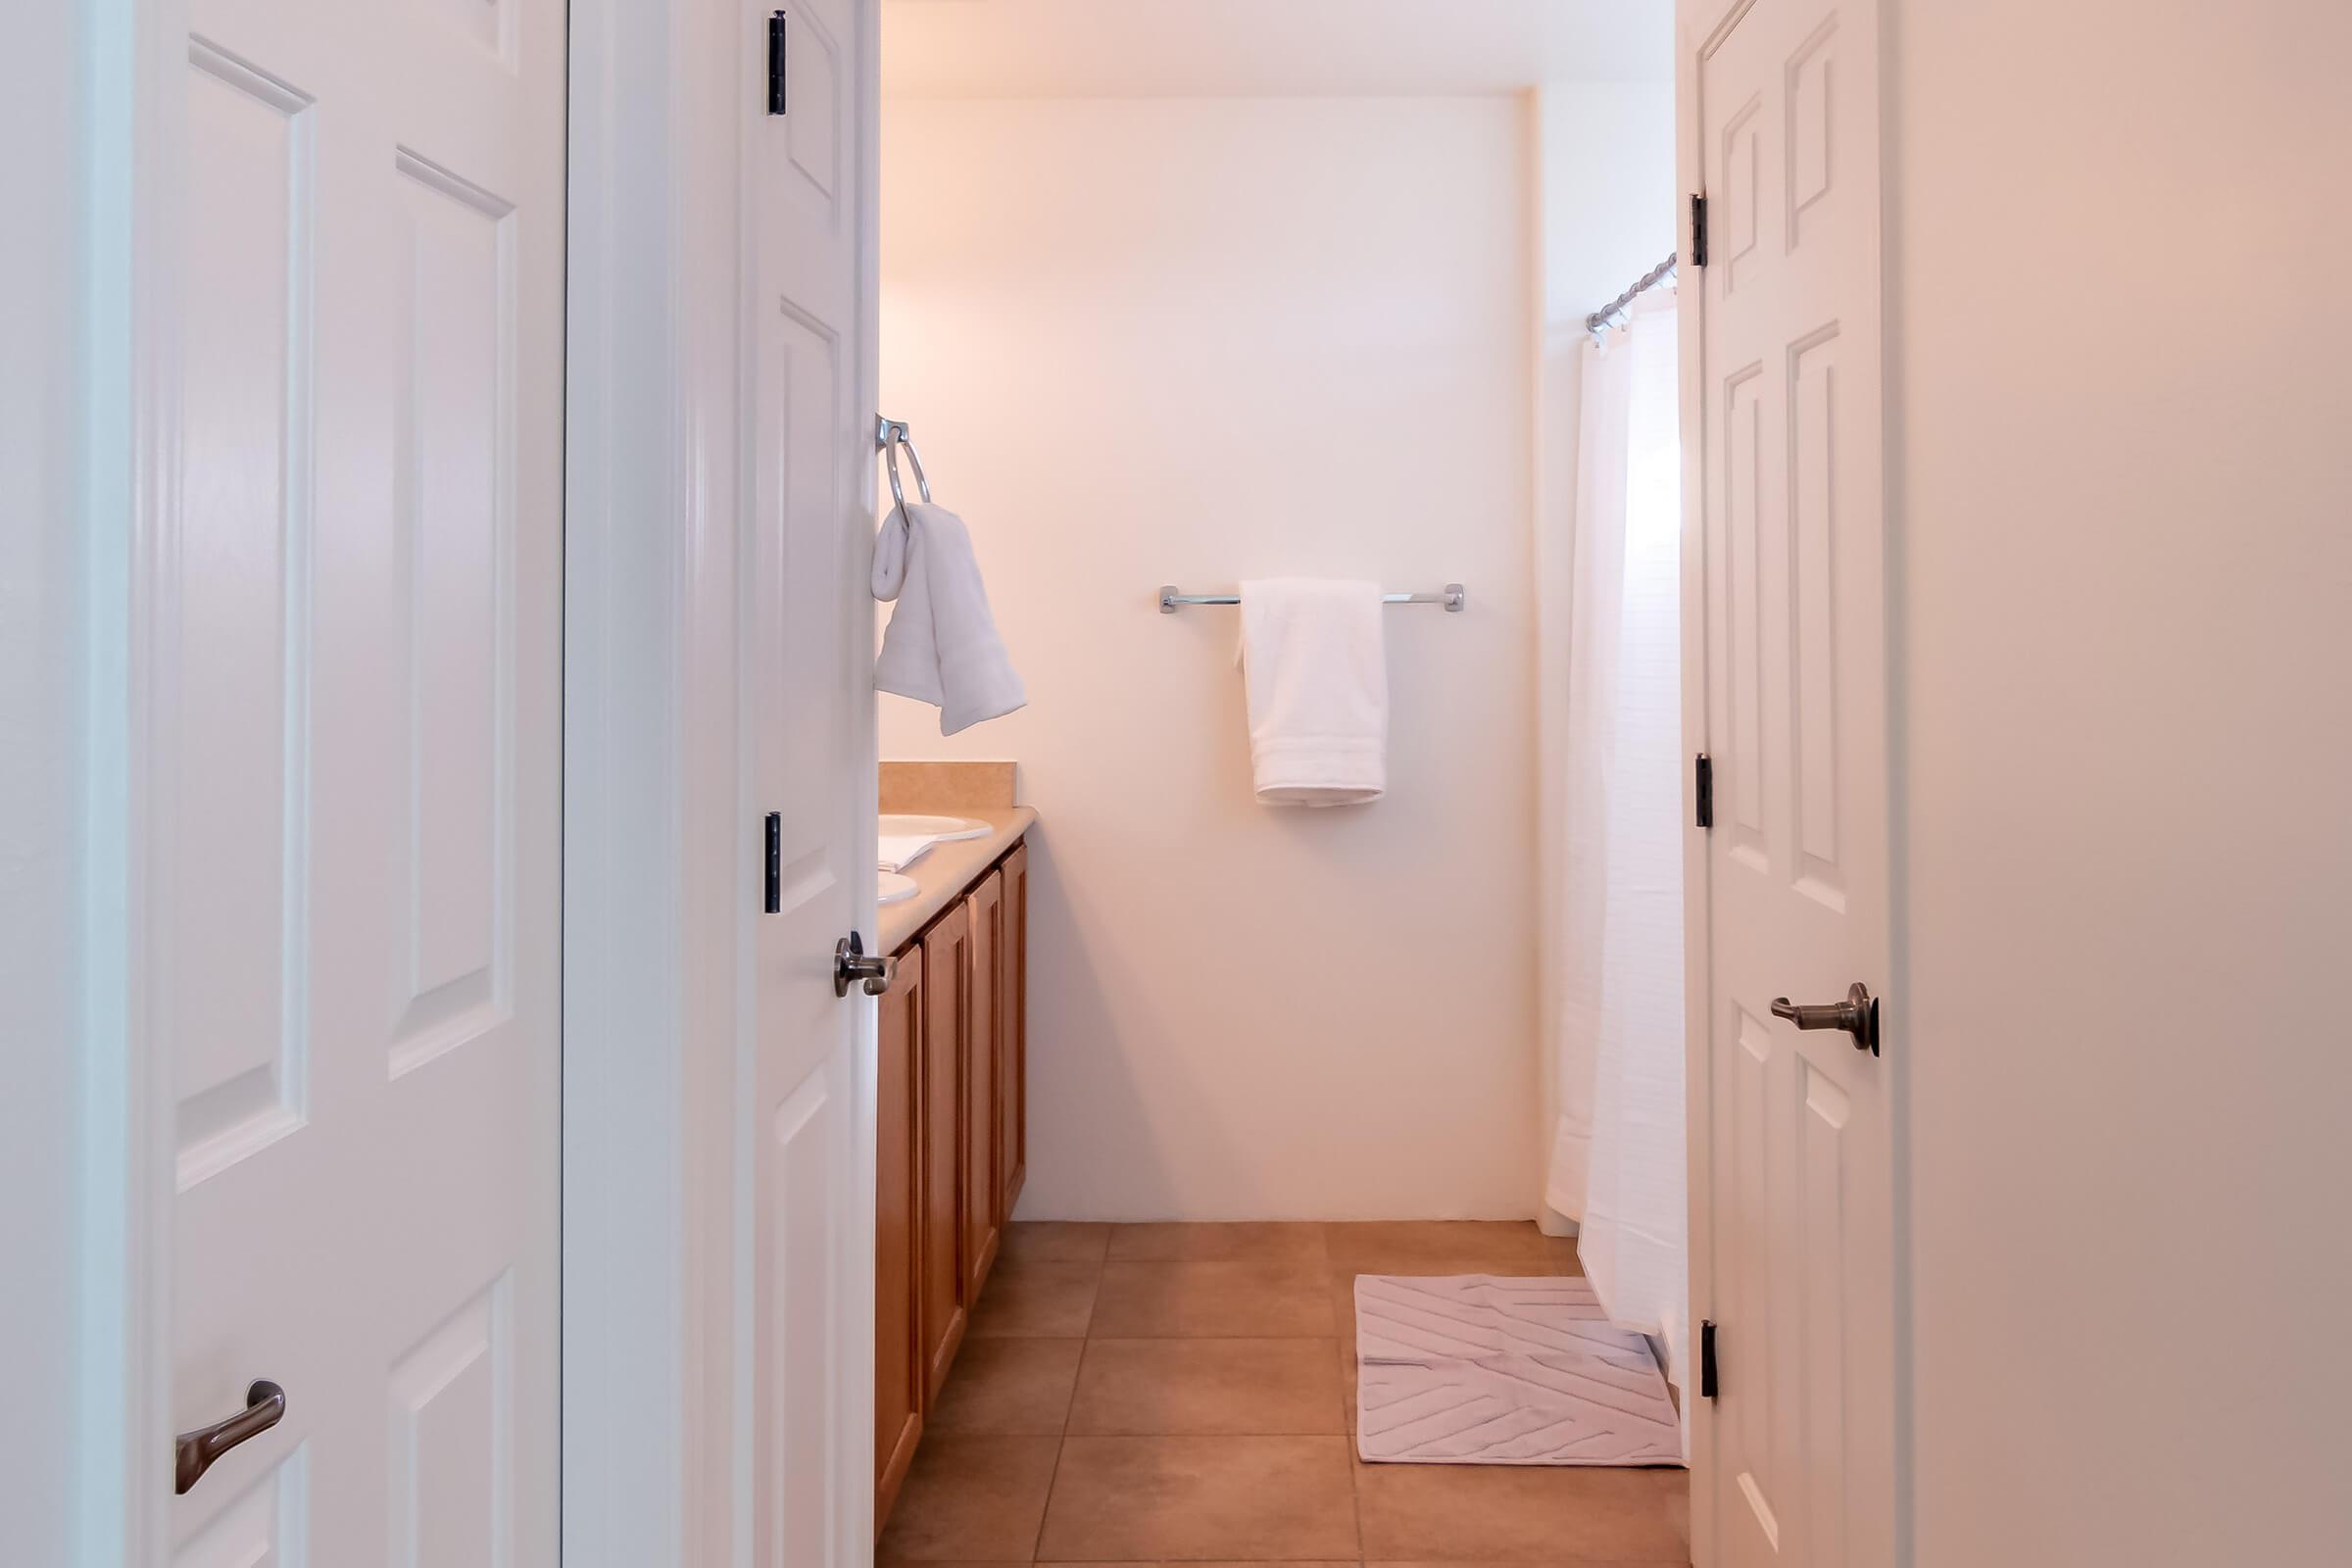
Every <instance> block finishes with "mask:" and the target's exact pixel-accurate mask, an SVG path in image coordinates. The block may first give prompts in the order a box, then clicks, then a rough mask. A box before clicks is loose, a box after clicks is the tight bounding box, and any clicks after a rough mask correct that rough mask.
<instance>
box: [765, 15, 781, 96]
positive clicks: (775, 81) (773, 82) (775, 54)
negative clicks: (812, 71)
mask: <svg viewBox="0 0 2352 1568" xmlns="http://www.w3.org/2000/svg"><path fill="white" fill-rule="evenodd" d="M767 112H768V113H769V114H771V115H780V114H782V113H783V112H784V13H783V12H781V11H779V12H777V13H776V14H775V15H774V16H772V17H769V18H768V19H767Z"/></svg>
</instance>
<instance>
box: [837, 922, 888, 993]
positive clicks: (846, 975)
mask: <svg viewBox="0 0 2352 1568" xmlns="http://www.w3.org/2000/svg"><path fill="white" fill-rule="evenodd" d="M898 974H899V960H898V959H896V958H886V957H884V956H882V955H881V954H879V953H876V954H872V955H870V956H869V955H868V954H867V953H866V951H865V938H863V937H861V936H859V935H858V933H857V932H855V931H853V932H851V933H850V934H849V935H848V936H846V937H843V938H842V939H841V940H840V941H839V942H836V943H834V944H833V994H834V995H835V996H837V997H846V996H848V995H849V994H850V985H851V983H852V982H853V981H855V982H856V983H857V986H858V990H860V991H863V992H864V993H865V994H866V995H867V996H869V997H878V996H880V995H882V993H884V992H885V991H888V990H889V989H890V983H891V981H893V980H895V979H897V978H898Z"/></svg>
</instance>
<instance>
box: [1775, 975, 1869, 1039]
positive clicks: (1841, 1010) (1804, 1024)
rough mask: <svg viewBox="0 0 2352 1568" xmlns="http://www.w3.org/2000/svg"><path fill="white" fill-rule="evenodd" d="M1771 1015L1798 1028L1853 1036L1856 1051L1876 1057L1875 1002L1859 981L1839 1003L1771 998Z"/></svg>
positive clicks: (1848, 988)
mask: <svg viewBox="0 0 2352 1568" xmlns="http://www.w3.org/2000/svg"><path fill="white" fill-rule="evenodd" d="M1772 1015H1773V1016H1774V1017H1775V1018H1786V1019H1788V1020H1789V1022H1790V1023H1792V1024H1794V1025H1796V1026H1797V1027H1798V1028H1799V1029H1842V1030H1844V1031H1845V1032H1846V1033H1847V1034H1849V1035H1852V1036H1853V1037H1854V1049H1855V1050H1856V1051H1867V1052H1869V1053H1870V1054H1872V1055H1874V1056H1875V1055H1877V1054H1879V999H1878V998H1876V997H1874V996H1872V995H1871V994H1870V988H1869V987H1868V986H1866V985H1864V984H1863V983H1862V982H1861V981H1859V980H1857V981H1855V982H1854V983H1853V984H1852V985H1851V986H1849V987H1847V988H1846V993H1845V1000H1844V1001H1843V1002H1829V1003H1817V1004H1814V1005H1809V1006H1807V1005H1798V1004H1796V1003H1793V1002H1790V1001H1789V999H1788V998H1787V997H1775V998H1773V999H1772Z"/></svg>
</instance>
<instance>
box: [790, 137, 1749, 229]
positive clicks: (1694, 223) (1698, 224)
mask: <svg viewBox="0 0 2352 1568" xmlns="http://www.w3.org/2000/svg"><path fill="white" fill-rule="evenodd" d="M777 113H778V114H781V113H783V111H782V110H778V111H777ZM1706 265H1707V199H1706V198H1705V197H1704V196H1693V197H1691V266H1692V267H1704V266H1706Z"/></svg>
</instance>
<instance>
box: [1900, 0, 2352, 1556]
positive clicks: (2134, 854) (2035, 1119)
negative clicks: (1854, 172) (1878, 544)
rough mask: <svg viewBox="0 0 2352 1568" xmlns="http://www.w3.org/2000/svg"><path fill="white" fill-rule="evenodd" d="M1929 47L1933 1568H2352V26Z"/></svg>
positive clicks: (2089, 8) (1913, 1202) (1920, 435)
mask: <svg viewBox="0 0 2352 1568" xmlns="http://www.w3.org/2000/svg"><path fill="white" fill-rule="evenodd" d="M1888 10H1889V22H1890V25H1891V34H1890V38H1891V52H1890V54H1889V64H1890V69H1891V75H1890V77H1889V80H1888V89H1889V90H1888V101H1889V104H1890V113H1891V117H1892V118H1891V122H1890V126H1889V129H1890V132H1891V135H1892V147H1891V157H1890V160H1889V162H1888V164H1887V191H1888V199H1889V202H1890V208H1889V252H1888V273H1887V280H1888V284H1889V288H1890V290H1891V299H1890V312H1891V314H1890V325H1891V328H1892V330H1891V332H1890V336H1889V345H1890V348H1891V350H1892V353H1893V356H1894V359H1893V365H1892V368H1891V375H1890V378H1889V381H1888V383H1887V385H1888V391H1889V393H1890V395H1891V397H1892V398H1893V400H1894V402H1893V405H1892V407H1893V410H1894V422H1893V427H1894V430H1895V433H1896V439H1895V442H1894V445H1893V447H1892V449H1891V451H1890V454H1889V455H1890V459H1891V462H1890V466H1889V474H1890V477H1891V479H1892V481H1893V484H1894V496H1893V504H1894V509H1895V510H1894V520H1895V528H1896V531H1895V535H1894V538H1895V540H1896V542H1897V545H1898V567H1897V594H1896V599H1895V602H1894V605H1895V613H1894V616H1893V619H1892V629H1893V631H1894V633H1895V657H1896V660H1897V665H1896V682H1897V690H1898V692H1899V693H1900V697H1899V700H1898V704H1899V706H1898V716H1899V719H1900V723H1899V728H1898V748H1899V750H1898V768H1899V772H1898V791H1897V804H1898V815H1897V829H1898V869H1899V871H1900V873H1901V875H1902V876H1903V878H1904V881H1905V882H1906V884H1907V886H1906V887H1904V888H1903V889H1901V890H1900V898H1899V900H1898V904H1899V905H1904V906H1907V907H1908V909H1909V924H1908V929H1907V930H1905V931H1903V932H1902V933H1900V935H1901V937H1902V939H1903V940H1902V947H1903V950H1904V952H1905V953H1907V956H1908V958H1907V972H1906V973H1902V974H1898V976H1897V978H1896V985H1895V989H1894V997H1895V999H1896V1002H1895V1005H1897V1006H1898V1008H1899V1013H1898V1016H1899V1018H1900V1022H1899V1024H1898V1025H1897V1026H1896V1028H1895V1029H1894V1031H1893V1035H1892V1038H1893V1040H1894V1041H1896V1042H1898V1043H1901V1045H1900V1048H1899V1049H1903V1050H1904V1051H1905V1056H1904V1057H1898V1058H1897V1060H1898V1063H1899V1068H1900V1070H1902V1071H1903V1072H1905V1074H1906V1078H1907V1082H1906V1098H1907V1105H1908V1114H1909V1120H1910V1138H1911V1146H1912V1161H1911V1176H1910V1181H1911V1195H1910V1208H1911V1215H1912V1228H1913V1229H1912V1278H1911V1291H1912V1297H1913V1302H1912V1308H1911V1318H1912V1324H1913V1335H1914V1349H1915V1355H1916V1368H1915V1375H1914V1383H1913V1387H1912V1389H1911V1391H1910V1398H1911V1400H1912V1402H1913V1404H1914V1406H1915V1411H1916V1431H1917V1451H1916V1456H1915V1462H1916V1469H1917V1496H1916V1531H1917V1541H1918V1556H1917V1560H1918V1561H1919V1562H1920V1563H1921V1564H1923V1565H1927V1568H1985V1565H1987V1564H1995V1563H1998V1564H2003V1565H2015V1568H2029V1565H2043V1564H2047V1565H2053V1568H2055V1565H2067V1568H2077V1565H2090V1564H2098V1565H2107V1564H2116V1565H2123V1564H2130V1565H2131V1568H2164V1565H2174V1564H2179V1565H2183V1568H2185V1565H2190V1564H2196V1565H2211V1564H2220V1563H2244V1564H2249V1565H2250V1564H2255V1563H2273V1562H2279V1563H2284V1562H2340V1561H2343V1560H2345V1557H2346V1554H2347V1552H2348V1551H2352V1491H2348V1490H2347V1485H2346V1481H2345V1477H2344V1469H2345V1462H2346V1458H2347V1454H2352V1440H2348V1439H2347V1437H2346V1429H2345V1425H2344V1422H2345V1419H2346V1417H2345V1411H2346V1410H2347V1409H2352V1348H2348V1347H2352V1338H2348V1336H2347V1333H2346V1330H2345V1325H2344V1318H2345V1313H2346V1309H2347V1303H2352V1241H2348V1240H2347V1238H2348V1237H2352V1229H2348V1227H2347V1215H2346V1206H2347V1200H2348V1199H2352V1136H2348V1135H2347V1132H2346V1122H2347V1116H2348V1115H2352V1027H2347V1025H2346V1022H2345V1008H2344V1002H2343V997H2342V995H2341V986H2342V982H2343V978H2344V975H2345V973H2346V969H2347V954H2348V953H2352V917H2348V916H2347V913H2346V909H2347V891H2348V888H2352V837H2348V834H2347V829H2346V826H2345V822H2346V811H2347V809H2348V807H2347V803H2348V802H2352V644H2348V639H2347V624H2348V620H2347V617H2348V615H2352V456H2348V454H2352V394H2348V393H2347V391H2346V387H2347V382H2346V379H2345V376H2344V372H2343V362H2344V361H2345V359H2346V357H2347V356H2348V355H2352V311H2348V309H2347V306H2346V303H2345V294H2344V290H2343V286H2342V284H2341V282H2340V281H2339V280H2338V274H2339V273H2340V271H2341V263H2342V259H2343V258H2344V257H2345V256H2346V255H2348V254H2352V218H2348V216H2347V213H2348V210H2347V205H2346V200H2345V197H2346V189H2347V177H2348V175H2347V171H2348V169H2352V164H2348V163H2347V160H2348V159H2352V92H2347V91H2346V87H2345V82H2344V77H2343V63H2344V61H2345V60H2346V59H2347V58H2352V14H2348V13H2347V12H2346V11H2345V9H2344V8H2342V7H2337V6H2312V5H2294V4H2288V3H2286V0H2263V3H2256V4H2249V5H2241V6H2214V5H2195V4H2189V3H2186V0H2164V3H2158V4H2148V3H2144V0H2142V3H2131V4H2127V3H2124V0H2099V3H2093V4H2077V5H2072V6H2065V7H2052V6H2048V5H2043V4H2036V3H2033V0H1985V3H1979V4H1976V5H1970V6H1955V5H1951V4H1949V3H1948V0H1895V3H1893V4H1891V5H1890V6H1889V8H1888ZM1906 1058H1907V1059H1906Z"/></svg>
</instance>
